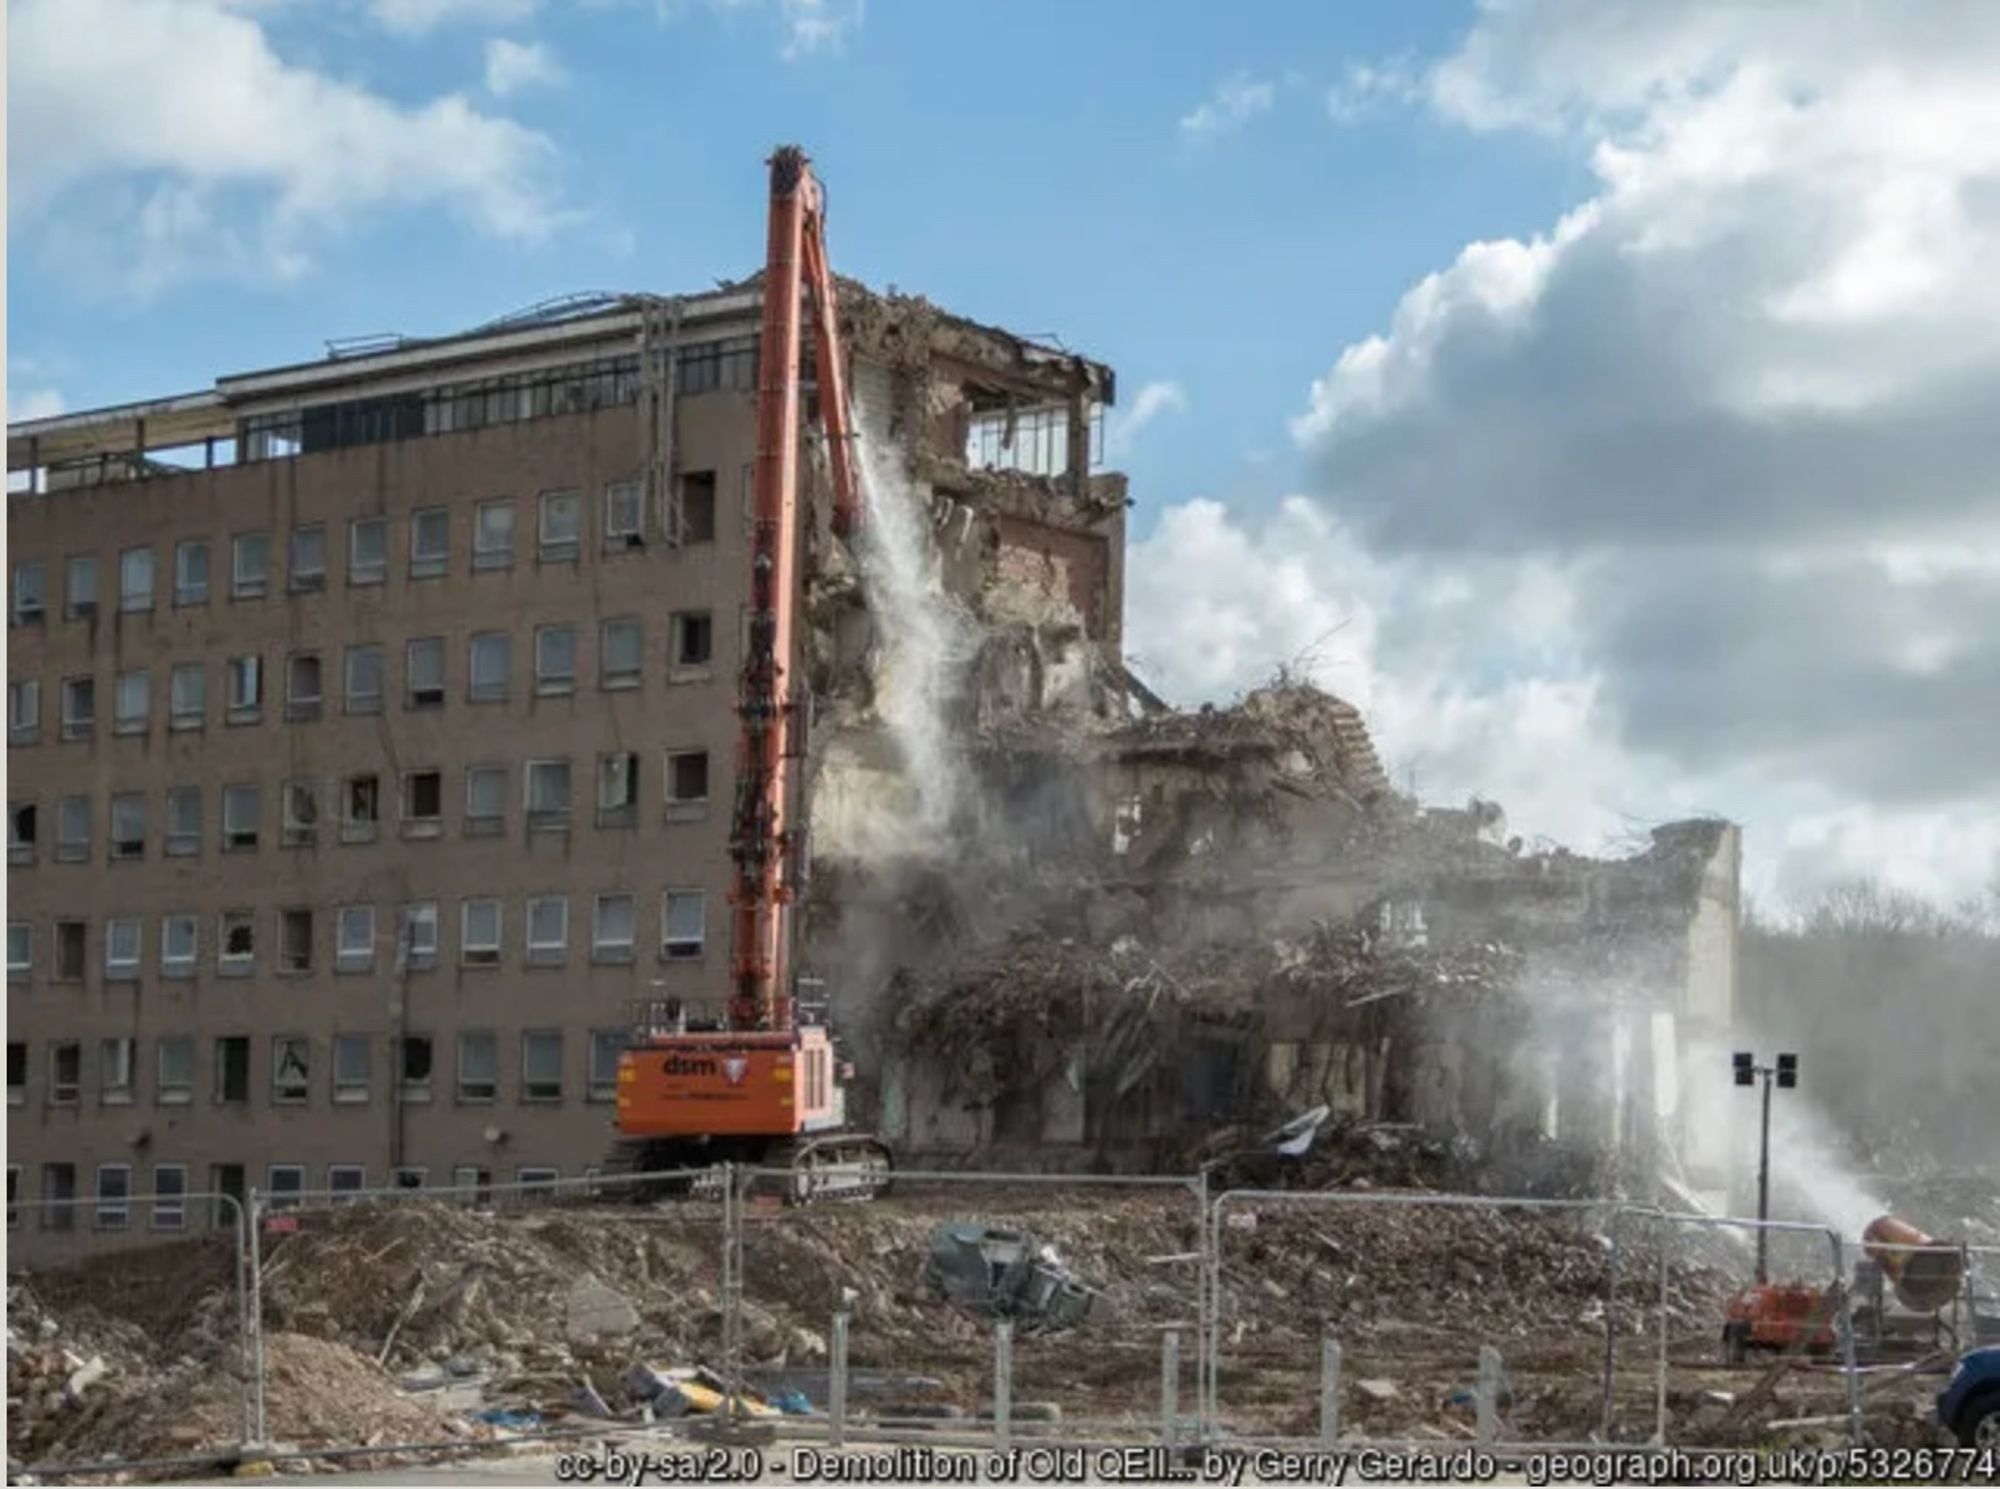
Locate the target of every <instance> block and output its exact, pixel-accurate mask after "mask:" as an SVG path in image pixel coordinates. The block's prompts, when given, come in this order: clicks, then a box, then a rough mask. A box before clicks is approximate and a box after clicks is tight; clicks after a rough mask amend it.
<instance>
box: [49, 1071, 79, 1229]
mask: <svg viewBox="0 0 2000 1489" xmlns="http://www.w3.org/2000/svg"><path fill="white" fill-rule="evenodd" d="M71 1099H72V1100H74V1097H72V1098H71ZM42 1226H43V1228H44V1229H46V1230H74V1229H75V1228H76V1165H75V1164H73V1163H45V1164H43V1165H42Z"/></svg>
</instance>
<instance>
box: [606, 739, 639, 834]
mask: <svg viewBox="0 0 2000 1489" xmlns="http://www.w3.org/2000/svg"><path fill="white" fill-rule="evenodd" d="M638 807H639V757H638V756H637V755H634V754H631V753H630V752H628V751H621V752H620V753H617V754H613V755H599V756H598V757H597V825H598V826H599V827H630V826H631V825H632V824H633V822H634V821H635V820H636V818H637V817H638Z"/></svg>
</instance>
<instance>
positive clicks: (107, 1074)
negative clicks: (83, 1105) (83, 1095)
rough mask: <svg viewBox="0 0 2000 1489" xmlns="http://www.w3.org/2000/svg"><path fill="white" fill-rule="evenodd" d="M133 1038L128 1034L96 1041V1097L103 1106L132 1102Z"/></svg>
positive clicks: (128, 1104) (125, 1104)
mask: <svg viewBox="0 0 2000 1489" xmlns="http://www.w3.org/2000/svg"><path fill="white" fill-rule="evenodd" d="M132 1055H133V1040H132V1037H131V1036H130V1035H129V1034H118V1035H113V1036H112V1037H111V1038H109V1039H100V1040H98V1041H97V1099H98V1101H99V1102H101V1103H102V1104H103V1105H105V1106H130V1105H131V1104H132V1065H133V1059H132Z"/></svg>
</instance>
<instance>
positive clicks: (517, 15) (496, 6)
mask: <svg viewBox="0 0 2000 1489" xmlns="http://www.w3.org/2000/svg"><path fill="white" fill-rule="evenodd" d="M368 10H369V13H370V14H371V15H373V16H374V18H375V20H376V23H377V24H378V25H381V26H382V27H384V28H385V29H387V30H390V31H395V32H399V33H401V34H402V35H405V36H422V35H424V34H425V33H427V32H430V31H434V30H436V29H437V28H438V27H439V26H443V25H451V24H457V23H471V24H478V25H485V26H511V25H514V24H516V23H518V22H521V21H524V20H526V19H527V18H528V17H529V16H530V15H532V14H534V10H535V0H369V3H368Z"/></svg>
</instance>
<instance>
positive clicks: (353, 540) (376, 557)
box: [347, 517, 389, 584]
mask: <svg viewBox="0 0 2000 1489" xmlns="http://www.w3.org/2000/svg"><path fill="white" fill-rule="evenodd" d="M388 577H389V519H388V518H386V517H356V518H355V519H354V520H353V521H352V522H350V523H348V525H347V582H348V583H349V584H380V583H381V582H382V581H383V580H385V579H387V578H388Z"/></svg>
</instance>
